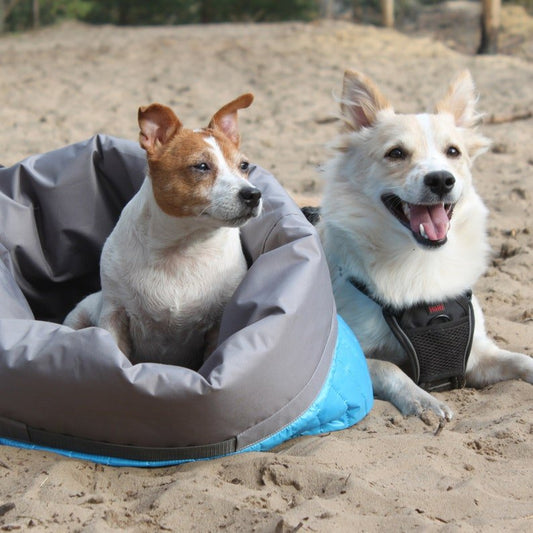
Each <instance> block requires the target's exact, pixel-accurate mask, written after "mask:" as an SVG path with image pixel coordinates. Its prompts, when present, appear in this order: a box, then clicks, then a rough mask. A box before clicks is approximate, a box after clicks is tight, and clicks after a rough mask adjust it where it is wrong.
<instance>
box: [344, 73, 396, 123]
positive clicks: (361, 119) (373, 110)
mask: <svg viewBox="0 0 533 533" xmlns="http://www.w3.org/2000/svg"><path fill="white" fill-rule="evenodd" d="M383 109H390V110H391V111H392V106H391V104H390V103H389V101H388V100H387V98H385V96H383V94H381V92H380V91H379V89H378V88H377V87H376V85H375V84H374V83H373V82H372V80H370V79H369V78H367V77H366V76H365V75H363V74H360V73H359V72H354V71H351V70H347V71H346V72H345V73H344V81H343V84H342V99H341V111H342V115H343V120H344V123H345V126H346V127H347V128H348V129H349V130H355V131H357V130H359V129H361V128H368V127H370V126H372V125H373V124H374V122H375V121H376V117H377V114H378V112H379V111H382V110H383Z"/></svg>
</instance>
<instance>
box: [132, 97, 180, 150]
mask: <svg viewBox="0 0 533 533" xmlns="http://www.w3.org/2000/svg"><path fill="white" fill-rule="evenodd" d="M138 121H139V128H140V130H141V131H140V132H139V142H140V144H141V146H142V147H143V148H144V149H145V150H146V151H147V152H148V153H149V154H151V153H153V152H154V150H156V149H157V148H159V147H160V146H162V145H163V144H165V143H166V142H168V141H169V140H170V139H171V138H172V137H173V136H174V135H175V134H176V132H177V131H178V130H179V129H180V128H181V127H182V125H181V122H180V121H179V119H178V117H177V116H176V115H175V114H174V112H173V111H172V109H170V107H167V106H164V105H161V104H151V105H149V106H146V107H139V112H138Z"/></svg>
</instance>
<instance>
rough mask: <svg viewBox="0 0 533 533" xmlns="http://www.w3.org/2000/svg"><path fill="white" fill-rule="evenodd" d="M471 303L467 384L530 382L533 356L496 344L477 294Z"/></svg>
mask: <svg viewBox="0 0 533 533" xmlns="http://www.w3.org/2000/svg"><path fill="white" fill-rule="evenodd" d="M472 304H473V306H474V314H475V331H474V339H473V341H472V350H471V352H470V357H469V358H468V364H467V367H466V383H467V385H469V386H471V387H477V388H480V387H485V386H487V385H491V384H492V383H498V382H499V381H506V380H508V379H522V380H524V381H527V382H529V383H533V358H531V357H529V356H528V355H524V354H522V353H516V352H510V351H508V350H503V349H502V348H499V347H498V346H497V345H496V343H494V342H493V341H492V340H491V339H490V338H489V337H488V335H487V333H486V330H485V317H484V316H483V311H482V310H481V306H480V305H479V302H478V300H477V298H475V297H473V298H472Z"/></svg>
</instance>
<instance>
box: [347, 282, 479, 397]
mask: <svg viewBox="0 0 533 533" xmlns="http://www.w3.org/2000/svg"><path fill="white" fill-rule="evenodd" d="M348 281H349V282H350V283H351V284H352V285H353V286H354V287H355V288H356V289H357V290H359V291H360V292H362V293H363V294H364V295H365V296H367V297H368V298H370V299H371V300H373V301H374V302H376V303H377V304H378V305H379V306H380V307H381V310H382V313H383V317H384V318H385V320H386V321H387V324H388V325H389V327H390V329H391V330H392V332H393V333H394V335H395V336H396V338H397V339H398V341H399V342H400V344H401V345H402V347H403V348H404V350H405V351H406V353H407V355H408V357H409V364H408V367H407V368H404V369H403V370H404V371H405V372H406V373H407V374H408V375H410V377H411V378H412V379H413V381H414V382H415V383H416V384H418V385H419V386H420V387H422V388H423V389H425V390H427V391H442V390H450V389H459V388H462V387H464V386H465V381H466V380H465V373H466V363H467V361H468V356H469V355H470V349H471V347H472V338H473V335H474V310H473V307H472V291H470V290H469V291H467V292H465V293H464V294H463V295H461V296H458V297H457V298H451V299H449V300H443V301H439V302H434V303H421V304H416V305H413V306H411V307H407V308H404V309H394V308H391V307H390V306H388V305H386V304H383V303H382V302H380V301H378V300H377V299H376V298H374V296H373V295H371V294H370V293H369V291H368V288H367V287H366V285H364V284H362V283H360V282H359V281H358V280H356V279H354V278H349V280H348Z"/></svg>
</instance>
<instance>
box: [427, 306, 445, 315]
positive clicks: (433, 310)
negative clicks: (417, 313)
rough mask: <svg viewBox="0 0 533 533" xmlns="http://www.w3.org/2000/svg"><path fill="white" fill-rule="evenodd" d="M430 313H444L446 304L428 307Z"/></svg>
mask: <svg viewBox="0 0 533 533" xmlns="http://www.w3.org/2000/svg"><path fill="white" fill-rule="evenodd" d="M428 309H429V312H430V313H439V312H440V311H444V309H445V308H444V304H437V305H430V306H429V307H428Z"/></svg>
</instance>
